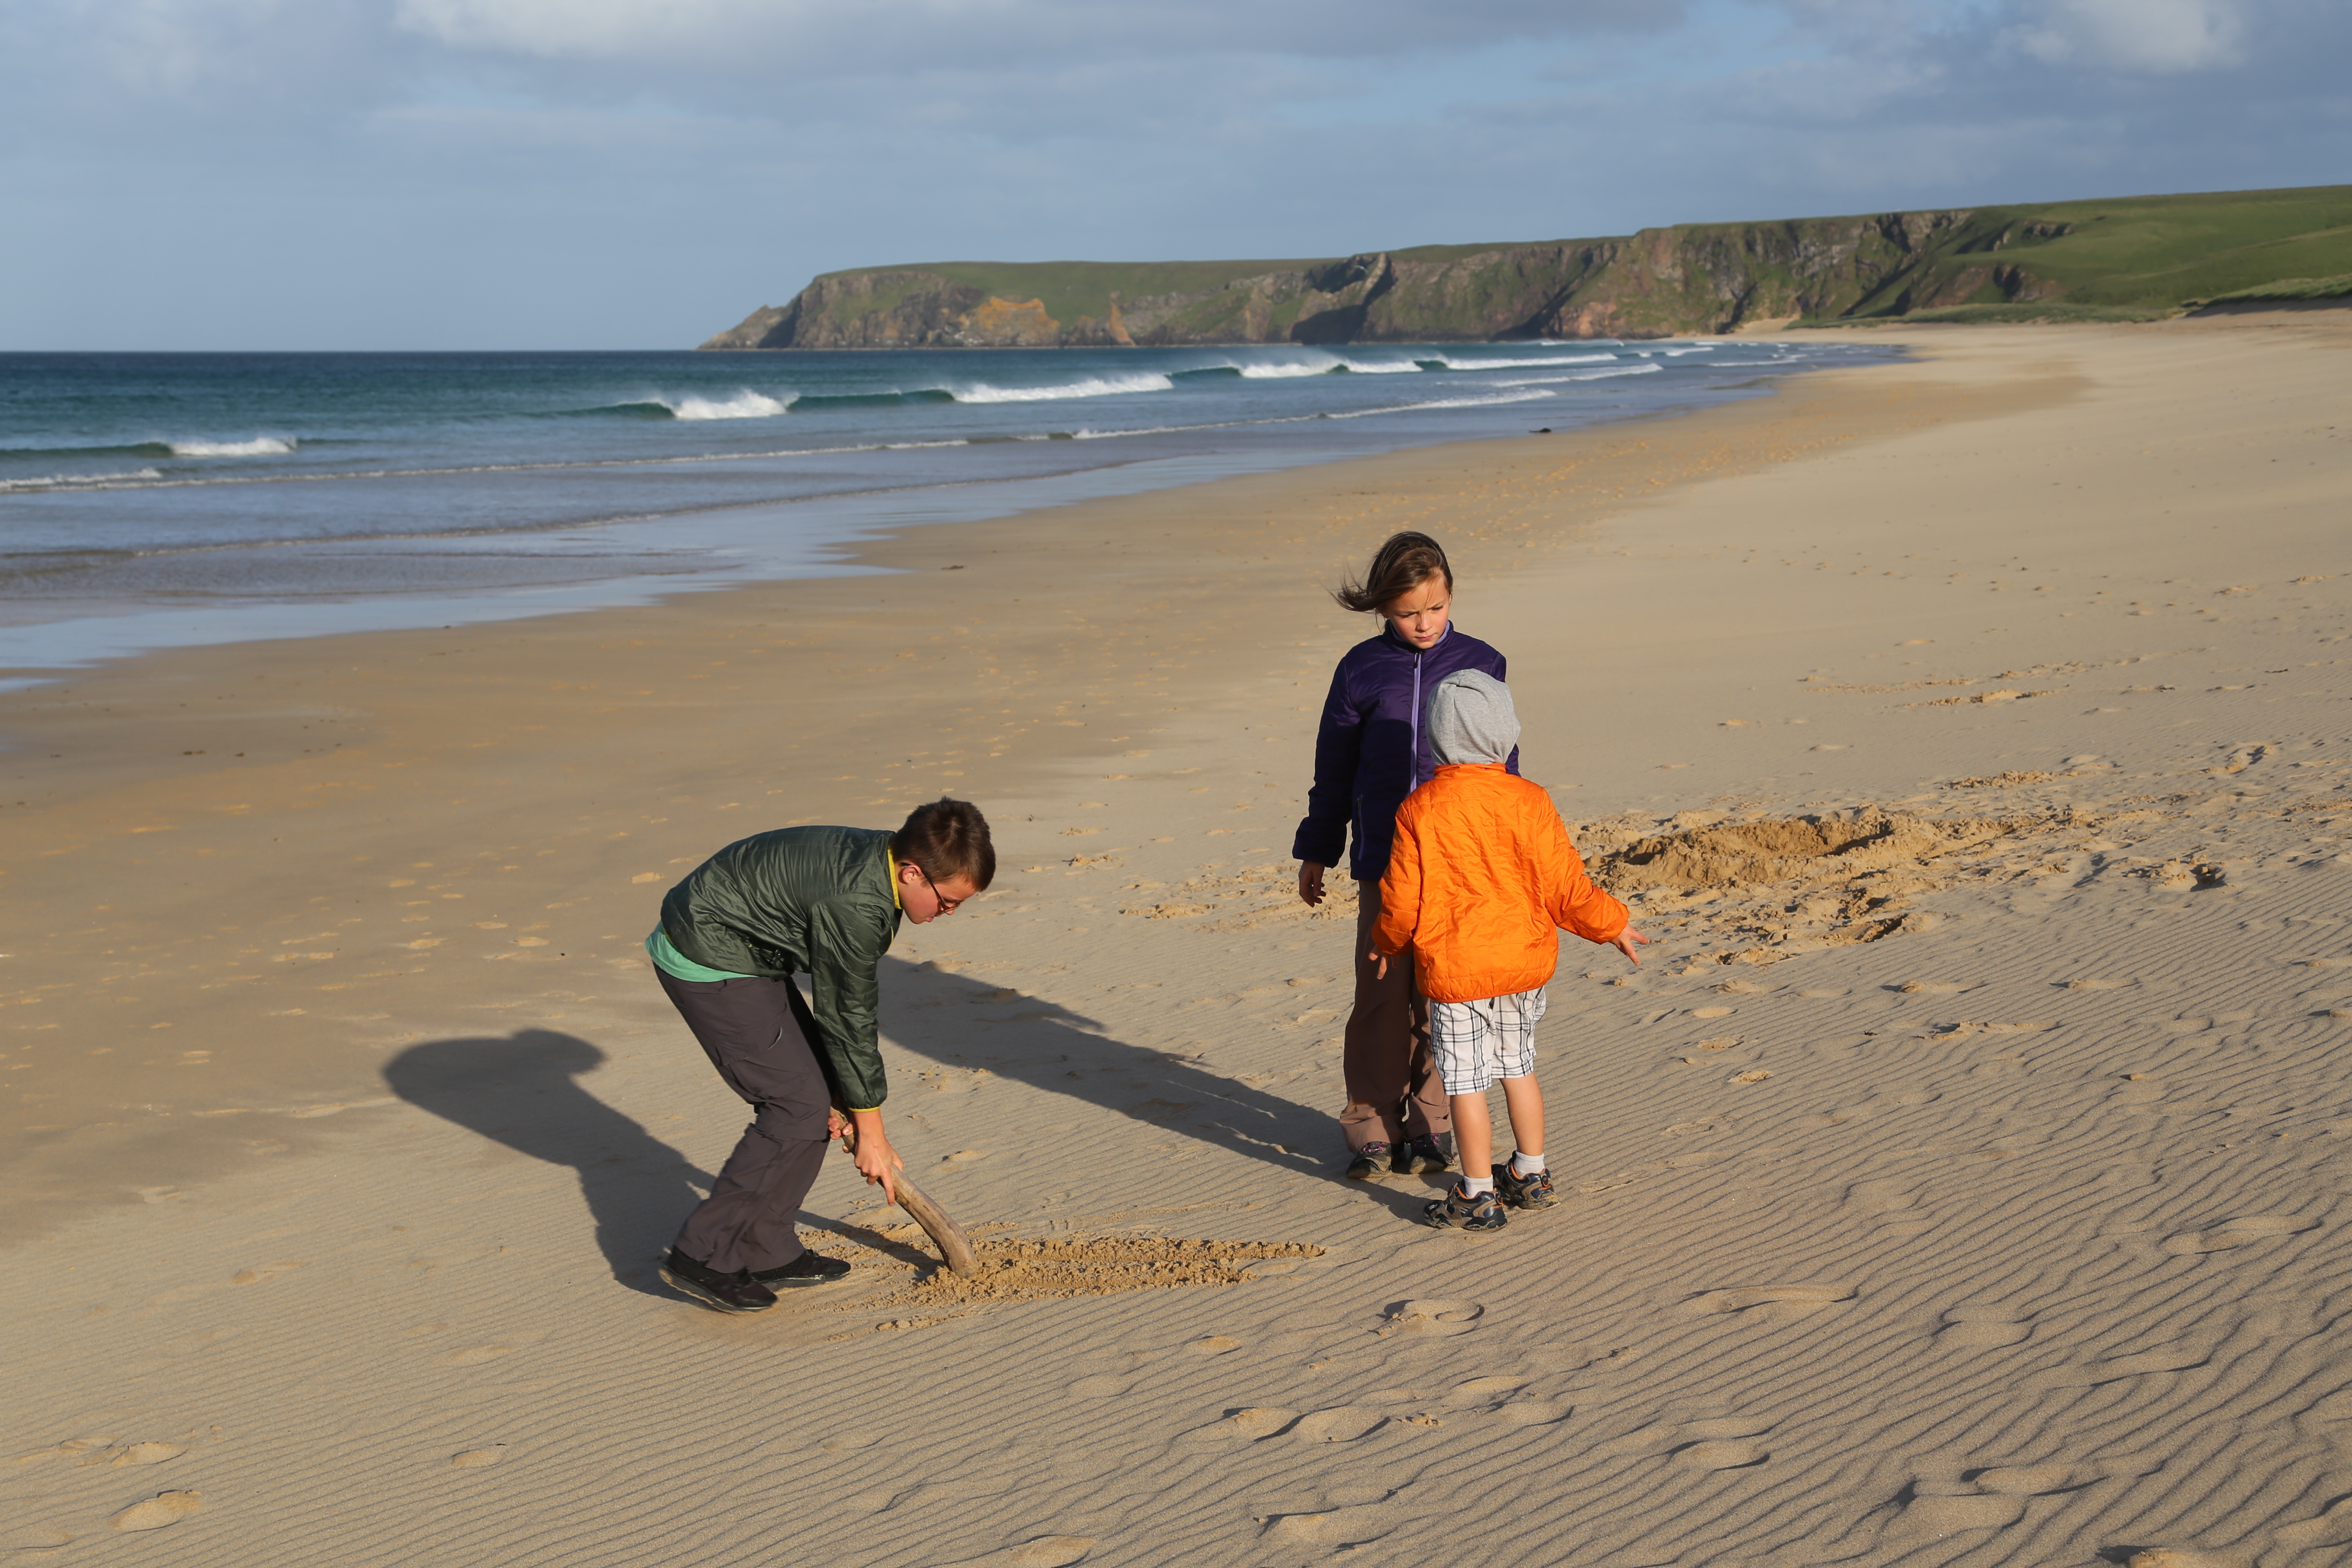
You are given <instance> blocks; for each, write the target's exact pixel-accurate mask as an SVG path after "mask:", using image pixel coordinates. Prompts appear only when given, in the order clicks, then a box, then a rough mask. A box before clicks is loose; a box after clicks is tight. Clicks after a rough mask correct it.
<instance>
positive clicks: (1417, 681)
mask: <svg viewBox="0 0 2352 1568" xmlns="http://www.w3.org/2000/svg"><path fill="white" fill-rule="evenodd" d="M1405 776H1406V777H1407V778H1408V779H1411V780H1412V784H1411V786H1410V787H1408V788H1407V789H1406V791H1405V793H1406V794H1407V795H1411V794H1412V792H1413V791H1414V790H1417V789H1419V788H1420V787H1421V650H1420V649H1419V648H1415V649H1414V650H1413V655H1412V759H1411V761H1410V763H1408V764H1407V766H1406V768H1405Z"/></svg>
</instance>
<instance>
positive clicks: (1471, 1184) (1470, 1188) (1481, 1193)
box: [1462, 1176, 1495, 1198]
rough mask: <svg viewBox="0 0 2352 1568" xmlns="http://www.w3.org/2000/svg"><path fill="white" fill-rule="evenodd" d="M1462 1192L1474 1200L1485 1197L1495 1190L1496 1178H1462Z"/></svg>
mask: <svg viewBox="0 0 2352 1568" xmlns="http://www.w3.org/2000/svg"><path fill="white" fill-rule="evenodd" d="M1462 1190H1463V1191H1464V1192H1465V1193H1468V1194H1470V1195H1471V1196H1472V1197H1474V1198H1482V1197H1485V1196H1486V1194H1489V1193H1491V1192H1493V1191H1494V1190H1495V1178H1494V1177H1492V1176H1465V1177H1463V1178H1462Z"/></svg>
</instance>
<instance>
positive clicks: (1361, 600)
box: [1331, 532, 1454, 611]
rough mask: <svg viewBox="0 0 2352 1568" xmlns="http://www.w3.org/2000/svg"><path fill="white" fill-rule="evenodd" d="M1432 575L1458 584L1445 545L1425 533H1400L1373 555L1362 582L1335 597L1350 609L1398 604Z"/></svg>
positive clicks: (1342, 588) (1343, 588) (1343, 587)
mask: <svg viewBox="0 0 2352 1568" xmlns="http://www.w3.org/2000/svg"><path fill="white" fill-rule="evenodd" d="M1432 577H1443V578H1444V579H1445V586H1446V587H1447V588H1448V589H1449V590H1450V589H1451V588H1452V587H1453V586H1454V568H1453V567H1452V566H1450V565H1448V564H1447V563H1446V560H1445V547H1444V545H1442V544H1440V543H1438V542H1437V541H1435V540H1434V539H1432V538H1430V537H1429V535H1427V534H1425V533H1411V532H1407V533H1396V534H1391V535H1390V536H1389V542H1387V543H1386V544H1383V545H1381V550H1380V553H1379V554H1377V555H1375V556H1373V557H1372V565H1371V569H1370V571H1368V572H1366V573H1365V574H1364V575H1363V577H1362V579H1361V580H1360V581H1350V582H1349V583H1346V584H1342V585H1341V586H1340V587H1339V588H1337V589H1335V590H1334V591H1333V592H1332V595H1331V597H1333V598H1334V599H1337V600H1338V601H1339V607H1340V608H1342V609H1346V610H1362V611H1371V610H1378V609H1381V608H1384V607H1385V606H1387V605H1392V604H1394V603H1396V602H1397V601H1398V600H1399V599H1402V598H1403V597H1404V596H1405V595H1407V594H1410V593H1412V591H1413V590H1414V589H1415V588H1418V587H1420V586H1421V585H1422V584H1423V583H1426V582H1428V581H1429V580H1430V579H1431V578H1432Z"/></svg>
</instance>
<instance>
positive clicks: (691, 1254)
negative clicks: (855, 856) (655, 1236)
mask: <svg viewBox="0 0 2352 1568" xmlns="http://www.w3.org/2000/svg"><path fill="white" fill-rule="evenodd" d="M655 973H657V974H660V975H661V984H662V989H663V990H664V991H667V993H669V999H670V1001H671V1002H672V1003H674V1004H676V1005H677V1011H678V1016H680V1017H683V1018H684V1019H685V1020H686V1026H687V1027H688V1028H689V1029H691V1030H693V1031H694V1037H695V1038H696V1039H697V1040H699V1041H700V1042H702V1048H703V1050H704V1052H705V1053H707V1054H708V1055H709V1058H710V1065H711V1066H712V1067H715V1068H718V1069H719V1077H720V1078H722V1079H726V1080H727V1087H728V1088H730V1089H733V1090H734V1091H735V1092H736V1093H737V1094H738V1095H740V1097H742V1099H743V1100H746V1101H747V1102H749V1103H750V1104H751V1107H752V1108H753V1111H754V1114H753V1116H752V1119H751V1126H749V1127H746V1128H745V1129H743V1138H742V1141H741V1142H739V1143H737V1144H736V1145H735V1152H733V1153H732V1154H730V1155H729V1156H728V1157H727V1163H726V1165H725V1166H724V1167H723V1168H722V1169H721V1170H720V1171H719V1180H718V1181H717V1182H716V1183H715V1184H712V1186H711V1189H710V1196H709V1197H708V1198H706V1199H704V1200H703V1202H702V1203H701V1204H700V1205H698V1206H697V1207H696V1209H695V1211H694V1212H693V1213H692V1214H690V1215H687V1216H686V1225H685V1227H684V1228H683V1229H681V1230H680V1231H679V1232H678V1233H677V1250H678V1251H680V1252H682V1253H684V1254H685V1255H686V1256H687V1257H688V1258H692V1259H694V1260H695V1261H696V1262H697V1263H700V1264H704V1265H706V1266H708V1267H709V1268H713V1269H716V1270H717V1271H718V1272H719V1273H721V1274H733V1273H736V1272H738V1271H739V1270H741V1269H747V1268H748V1269H753V1270H759V1269H767V1268H782V1267H783V1266H784V1265H785V1264H787V1263H790V1262H791V1261H792V1260H793V1258H798V1257H799V1256H800V1255H801V1253H802V1252H803V1250H804V1249H803V1247H802V1246H801V1241H800V1237H799V1236H798V1235H797V1234H796V1233H795V1232H794V1230H793V1215H797V1214H798V1213H799V1212H800V1206H801V1200H802V1199H803V1198H805V1197H807V1196H808V1190H809V1188H810V1187H812V1186H814V1184H816V1176H817V1172H818V1170H819V1169H820V1168H822V1167H823V1165H824V1151H825V1144H826V1140H825V1135H824V1130H825V1112H826V1110H828V1109H829V1108H830V1107H831V1105H832V1103H833V1096H832V1091H831V1090H830V1089H828V1088H827V1087H826V1084H825V1079H824V1070H823V1069H822V1068H819V1067H818V1066H817V1061H816V1054H815V1053H814V1051H812V1050H811V1049H810V1048H809V1039H808V1037H809V1033H810V1031H811V1029H812V1028H813V1023H812V1020H811V1019H810V1018H809V1016H808V1004H807V1003H805V1002H803V1000H802V999H801V994H800V990H799V988H798V987H797V986H795V985H793V983H792V982H790V981H788V980H761V979H756V978H753V979H744V980H680V979H678V978H677V976H676V975H674V974H668V973H663V972H661V971H659V970H656V971H655Z"/></svg>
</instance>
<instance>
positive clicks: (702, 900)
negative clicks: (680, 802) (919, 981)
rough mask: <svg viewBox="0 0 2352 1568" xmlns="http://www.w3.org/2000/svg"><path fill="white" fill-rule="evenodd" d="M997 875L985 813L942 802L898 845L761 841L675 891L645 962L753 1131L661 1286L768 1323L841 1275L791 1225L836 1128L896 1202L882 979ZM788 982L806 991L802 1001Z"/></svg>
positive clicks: (868, 839)
mask: <svg viewBox="0 0 2352 1568" xmlns="http://www.w3.org/2000/svg"><path fill="white" fill-rule="evenodd" d="M995 876H996V850H995V848H994V847H993V846H992V844H991V843H990V842H989V837H988V819H987V818H985V817H983V816H981V814H980V809H979V807H977V806H975V805H971V803H970V802H969V801H961V800H935V801H932V802H930V803H929V805H919V806H917V807H916V808H915V809H914V810H913V811H912V812H910V813H908V816H907V820H906V822H905V823H904V824H903V825H901V826H900V827H899V828H898V831H897V832H896V833H889V832H885V831H882V830H879V829H874V828H862V827H784V828H779V829H777V830H776V831H774V832H772V833H761V834H756V835H754V836H753V837H750V838H746V839H743V840H741V841H740V843H735V844H730V845H729V846H728V847H726V848H724V849H721V850H720V851H719V853H718V854H716V855H713V856H712V857H711V858H709V859H708V860H706V861H704V862H703V863H702V864H701V865H700V866H698V867H697V868H695V869H694V870H693V871H692V872H690V873H689V874H688V876H687V879H685V880H684V881H682V882H680V883H679V884H678V885H677V887H675V888H672V889H670V890H669V892H668V894H667V896H666V897H665V898H664V899H663V900H662V911H661V923H660V924H659V925H657V926H656V927H655V928H654V931H653V934H652V935H650V936H648V937H647V938H646V952H648V953H650V954H651V955H652V957H653V961H654V965H655V967H656V969H657V970H658V971H659V977H660V980H661V984H662V989H663V990H664V991H666V992H667V993H668V994H669V999H670V1001H671V1002H672V1003H674V1004H675V1005H677V1010H678V1013H679V1015H680V1016H682V1017H684V1018H685V1019H686V1026H687V1027H688V1028H689V1029H691V1030H693V1031H694V1037H695V1038H696V1039H697V1040H698V1041H700V1042H701V1044H702V1048H703V1050H704V1052H705V1053H707V1054H708V1055H709V1058H710V1065H711V1066H713V1067H715V1068H718V1069H719V1077H720V1078H721V1079H725V1080H726V1083H727V1087H728V1088H730V1089H733V1090H734V1091H735V1092H736V1093H737V1094H738V1095H740V1097H741V1098H742V1099H743V1100H746V1101H748V1102H749V1103H750V1104H751V1106H752V1108H753V1110H754V1115H753V1117H752V1121H751V1126H749V1127H747V1128H745V1129H744V1130H743V1137H742V1141H741V1142H739V1143H737V1144H736V1145H735V1152H733V1153H732V1154H730V1155H729V1156H728V1159H727V1163H726V1165H725V1166H724V1167H723V1168H722V1169H721V1170H720V1171H719V1180H718V1181H717V1182H716V1183H714V1184H712V1186H711V1189H710V1196H709V1198H707V1199H705V1200H704V1201H703V1202H702V1203H701V1205H698V1207H697V1208H696V1209H695V1211H694V1212H693V1213H692V1214H690V1215H687V1217H686V1225H685V1226H684V1228H682V1229H681V1230H680V1231H679V1232H678V1235H677V1243H676V1244H675V1245H674V1246H673V1247H671V1249H670V1254H669V1258H668V1261H667V1263H665V1264H664V1265H663V1267H662V1270H661V1277H662V1279H665V1280H666V1281H667V1282H668V1283H669V1284H670V1285H671V1286H672V1287H674V1288H675V1289H678V1290H680V1291H683V1292H684V1293H685V1294H687V1295H688V1296H691V1297H693V1298H694V1299H695V1300H697V1301H699V1302H701V1303H702V1304H703V1305H704V1306H707V1307H710V1308H713V1309H715V1310H719V1311H721V1312H761V1311H765V1310H767V1309H769V1308H770V1307H772V1306H774V1305H775V1304H776V1291H777V1290H778V1289H783V1288H786V1287H791V1286H799V1285H816V1284H822V1283H824V1281H825V1280H828V1279H838V1278H840V1277H841V1276H842V1275H844V1274H845V1273H847V1272H848V1271H849V1266H848V1265H847V1264H845V1263H842V1262H839V1261H837V1260H836V1259H834V1258H825V1257H823V1256H821V1255H819V1254H816V1253H813V1252H810V1251H808V1250H807V1249H806V1248H804V1247H802V1246H801V1242H800V1237H799V1235H798V1234H797V1233H796V1232H795V1231H794V1229H793V1215H795V1214H797V1213H798V1212H799V1210H800V1206H801V1200H802V1199H803V1198H805V1197H807V1196H808V1190H809V1188H810V1187H811V1186H812V1185H814V1184H815V1181H816V1174H817V1171H818V1168H819V1167H820V1166H822V1165H823V1164H824V1151H825V1145H826V1143H827V1142H829V1141H830V1140H831V1139H834V1138H836V1137H839V1136H840V1135H841V1132H842V1131H843V1130H844V1129H845V1127H855V1129H856V1134H857V1170H858V1173H859V1174H861V1175H863V1176H864V1177H865V1178H866V1181H868V1182H869V1183H877V1184H880V1186H881V1188H882V1191H883V1194H884V1195H885V1196H886V1197H889V1198H891V1199H892V1200H893V1201H895V1200H896V1198H897V1195H898V1194H897V1192H896V1189H895V1188H894V1187H893V1186H892V1184H891V1174H892V1173H894V1172H896V1171H898V1170H901V1169H903V1168H904V1167H905V1164H906V1162H904V1161H903V1160H901V1159H899V1158H898V1154H897V1153H896V1152H893V1151H892V1149H891V1147H890V1141H889V1139H887V1137H885V1136H884V1135H883V1131H882V1101H883V1100H884V1099H885V1098H886V1097H887V1094H888V1088H887V1084H886V1083H885V1081H884V1078H883V1071H882V1052H881V1048H880V1046H879V1044H878V1042H877V1035H876V1027H875V1016H874V1013H875V1000H876V996H877V993H878V991H879V985H878V984H877V977H876V973H875V972H876V969H877V965H879V963H881V960H882V954H883V953H884V952H887V950H888V948H889V946H890V939H891V938H892V937H893V936H895V935H896V934H897V933H898V921H899V919H900V917H901V916H903V917H904V918H906V919H908V920H911V921H914V922H915V923H916V924H917V925H923V924H926V923H928V922H929V921H934V920H937V919H938V918H939V917H940V916H941V915H944V914H951V913H953V912H954V911H955V910H956V909H957V908H958V907H959V906H961V904H963V903H964V902H965V901H966V900H971V899H973V898H976V897H978V896H979V895H980V893H981V892H982V891H983V890H984V889H986V888H987V887H988V884H989V883H990V882H991V881H992V880H993V879H994V878H995ZM795 973H804V974H806V975H807V976H808V977H809V980H810V987H809V989H810V996H809V997H808V998H805V999H804V998H803V996H802V995H801V993H800V988H799V987H798V986H797V985H795V984H793V975H794V974H795ZM844 1111H845V1112H847V1120H846V1121H844V1120H843V1116H842V1112H844Z"/></svg>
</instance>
